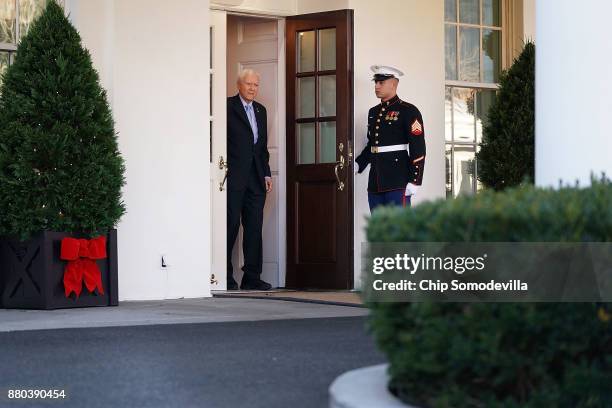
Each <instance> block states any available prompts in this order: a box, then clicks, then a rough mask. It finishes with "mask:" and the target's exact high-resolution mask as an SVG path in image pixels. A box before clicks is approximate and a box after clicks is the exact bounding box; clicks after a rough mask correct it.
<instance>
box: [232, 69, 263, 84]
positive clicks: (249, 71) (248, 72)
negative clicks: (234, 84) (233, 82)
mask: <svg viewBox="0 0 612 408" xmlns="http://www.w3.org/2000/svg"><path fill="white" fill-rule="evenodd" d="M250 75H255V76H256V77H257V80H260V79H261V78H260V75H259V72H257V71H255V70H254V69H251V68H245V69H243V70H242V71H240V73H239V74H238V82H242V81H243V80H244V78H246V77H248V76H250Z"/></svg>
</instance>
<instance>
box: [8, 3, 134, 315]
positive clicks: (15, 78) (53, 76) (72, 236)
mask: <svg viewBox="0 0 612 408" xmlns="http://www.w3.org/2000/svg"><path fill="white" fill-rule="evenodd" d="M0 123H2V126H1V127H0V191H1V192H2V193H1V194H0V236H2V238H1V239H0V294H1V296H0V305H1V306H2V307H4V308H36V309H56V308H66V307H84V306H103V305H117V301H118V294H117V234H116V231H115V230H114V229H113V228H114V226H115V225H116V224H117V222H118V221H119V219H120V218H121V216H122V215H123V214H124V212H125V206H124V204H123V202H122V201H121V188H122V186H123V185H124V183H125V181H124V175H123V174H124V170H125V167H124V163H123V159H122V158H121V155H120V153H119V149H118V146H117V137H116V133H115V130H114V123H113V118H112V114H111V110H110V107H109V104H108V102H107V98H106V93H105V91H104V90H103V89H102V87H101V86H100V83H99V77H98V74H97V72H96V71H95V69H94V68H93V65H92V61H91V57H90V55H89V52H88V51H87V50H86V49H84V48H83V46H82V44H81V38H80V36H79V34H78V32H77V31H76V29H75V28H74V27H73V26H72V24H71V23H70V22H69V20H68V19H67V18H66V16H65V15H64V11H63V10H62V8H61V7H60V6H59V5H57V4H56V3H55V2H54V1H50V2H49V4H48V5H47V7H46V9H45V11H44V12H43V13H42V15H41V16H40V17H39V18H38V19H37V20H36V21H35V22H34V23H33V24H32V26H31V28H30V30H29V31H28V33H27V35H26V36H25V37H23V39H22V40H21V42H20V44H19V47H18V49H17V57H16V59H15V61H14V63H13V65H11V66H10V67H9V68H8V69H7V71H6V73H5V75H4V77H3V84H2V87H1V88H0Z"/></svg>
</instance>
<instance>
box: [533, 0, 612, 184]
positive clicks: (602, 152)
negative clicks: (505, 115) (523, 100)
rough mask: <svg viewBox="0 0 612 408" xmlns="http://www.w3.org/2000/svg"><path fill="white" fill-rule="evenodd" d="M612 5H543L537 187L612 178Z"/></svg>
mask: <svg viewBox="0 0 612 408" xmlns="http://www.w3.org/2000/svg"><path fill="white" fill-rule="evenodd" d="M610 13H612V3H611V2H609V1H605V0H597V1H591V2H585V3H581V4H580V5H579V6H578V5H577V3H576V2H575V1H571V0H539V1H538V2H537V11H536V19H537V30H536V31H537V35H536V36H537V46H536V60H537V64H536V118H537V120H536V152H535V153H536V183H537V184H538V185H541V186H558V183H559V180H563V181H564V182H565V183H571V184H573V183H574V182H575V181H576V180H579V181H580V182H581V184H583V185H584V184H587V185H588V184H589V182H590V176H591V172H594V173H595V175H596V176H599V175H600V174H601V172H606V174H607V175H608V177H610V176H612V160H611V156H612V137H611V136H610V123H609V119H610V112H612V99H611V98H610V95H612V81H610V79H609V77H610V72H612V44H611V43H610V41H609V39H608V30H607V27H608V26H607V18H608V16H609V15H610Z"/></svg>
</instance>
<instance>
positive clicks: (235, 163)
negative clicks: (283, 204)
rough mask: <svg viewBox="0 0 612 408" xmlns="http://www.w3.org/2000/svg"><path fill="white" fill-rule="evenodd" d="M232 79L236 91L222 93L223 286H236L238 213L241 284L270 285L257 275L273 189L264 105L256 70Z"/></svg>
mask: <svg viewBox="0 0 612 408" xmlns="http://www.w3.org/2000/svg"><path fill="white" fill-rule="evenodd" d="M237 85H238V94H237V95H235V96H232V97H229V98H227V155H228V175H227V289H228V290H236V289H238V284H237V282H236V280H234V276H233V266H232V249H233V247H234V242H235V241H236V236H237V235H238V230H239V229H240V221H241V218H242V226H243V228H244V237H243V242H242V250H243V252H244V261H245V262H244V266H243V267H242V270H243V271H244V276H243V278H242V282H241V283H240V289H246V290H249V289H250V290H269V289H271V285H270V284H269V283H267V282H264V281H263V280H261V272H262V263H263V251H262V236H261V234H262V227H263V210H264V204H265V202H266V193H269V192H271V191H272V177H271V173H270V166H269V164H268V160H269V157H270V153H269V152H268V132H267V126H268V124H267V116H266V108H264V106H263V105H262V104H260V103H257V102H255V97H256V96H257V92H258V90H259V74H258V73H257V72H255V71H253V70H251V69H246V70H243V71H242V72H241V73H240V75H239V77H238V81H237Z"/></svg>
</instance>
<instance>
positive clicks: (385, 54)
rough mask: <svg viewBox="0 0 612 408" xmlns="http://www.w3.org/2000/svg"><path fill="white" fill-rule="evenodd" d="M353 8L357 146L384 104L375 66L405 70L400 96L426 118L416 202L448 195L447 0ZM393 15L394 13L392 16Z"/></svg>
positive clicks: (364, 179)
mask: <svg viewBox="0 0 612 408" xmlns="http://www.w3.org/2000/svg"><path fill="white" fill-rule="evenodd" d="M349 8H352V9H354V10H355V41H354V47H355V129H354V130H355V132H354V133H355V147H354V154H359V153H360V152H361V150H362V149H363V147H364V146H365V144H366V136H367V135H366V125H367V119H368V116H367V115H368V110H369V109H370V108H371V107H372V106H374V105H376V104H377V103H380V100H378V99H377V98H376V95H375V94H374V83H373V82H372V71H370V66H371V65H374V64H382V65H391V66H395V67H397V68H399V69H400V70H402V71H403V72H404V76H403V77H402V79H401V80H400V84H399V88H398V95H399V97H400V98H401V99H403V100H405V101H408V102H410V103H412V104H414V105H416V106H417V107H418V108H419V110H420V111H421V113H422V115H423V122H424V126H425V138H426V143H427V158H426V162H425V172H424V177H423V186H422V187H421V189H420V191H419V194H418V195H417V196H416V199H415V200H414V204H415V205H418V204H419V203H422V202H423V201H426V200H432V199H436V198H442V197H445V168H446V167H445V166H446V165H445V161H444V1H442V0H437V1H422V0H402V1H401V2H400V1H394V0H377V1H371V0H350V1H349ZM390 11H392V12H390ZM368 170H369V167H368V169H367V170H366V171H365V172H363V173H362V174H360V175H356V176H355V220H354V225H355V238H354V245H355V259H354V262H355V286H356V287H359V286H360V282H361V244H362V243H363V242H366V241H367V239H366V236H365V227H366V219H365V217H366V216H369V214H370V210H369V207H368V197H367V191H366V190H367V185H368Z"/></svg>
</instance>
